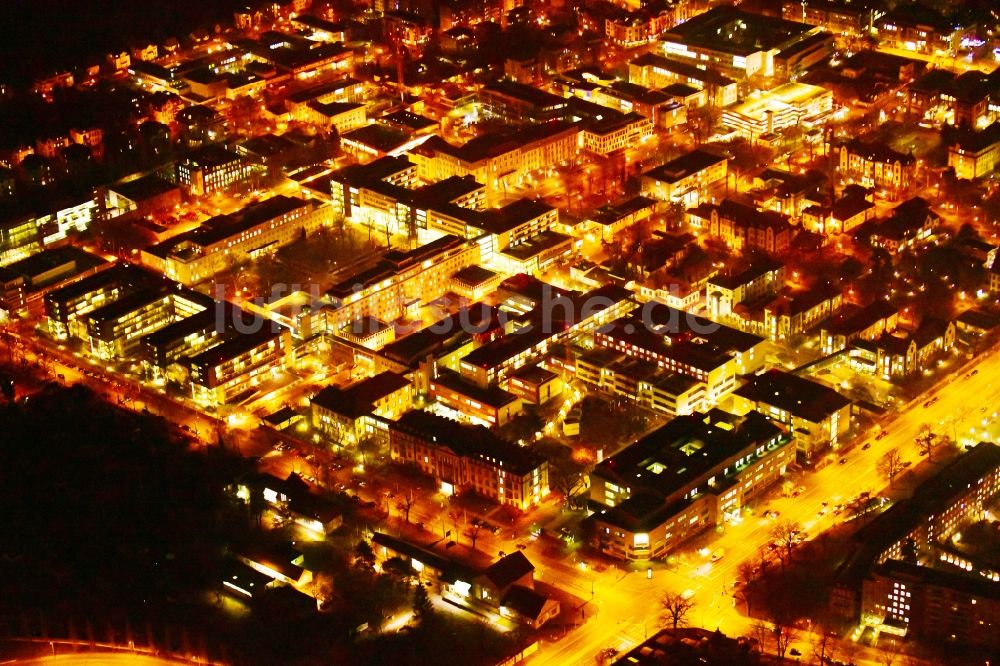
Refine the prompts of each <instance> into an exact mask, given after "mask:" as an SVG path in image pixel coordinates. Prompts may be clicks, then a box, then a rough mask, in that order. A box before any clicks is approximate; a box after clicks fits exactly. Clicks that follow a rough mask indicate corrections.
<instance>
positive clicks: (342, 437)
mask: <svg viewBox="0 0 1000 666" xmlns="http://www.w3.org/2000/svg"><path fill="white" fill-rule="evenodd" d="M309 402H310V413H311V419H312V424H313V427H314V428H316V430H318V431H319V432H321V433H323V435H324V436H325V437H326V438H327V439H329V440H330V441H332V442H334V443H335V444H337V445H339V446H346V445H349V444H354V443H357V442H359V441H361V439H363V438H364V437H366V436H369V435H373V434H379V435H384V431H385V425H384V421H385V420H392V419H397V418H399V417H400V416H402V415H403V414H404V413H405V412H407V411H408V410H409V409H410V408H411V407H412V405H413V383H412V382H411V381H410V380H409V379H407V378H406V377H404V376H403V375H399V374H396V373H395V372H381V373H379V374H377V375H375V376H374V377H369V378H368V379H364V380H362V381H360V382H358V383H357V384H353V385H352V386H349V387H347V388H346V389H343V388H340V387H338V386H327V387H326V388H324V389H323V390H322V391H320V392H319V393H317V394H316V395H315V396H313V398H312V399H311V400H310V401H309Z"/></svg>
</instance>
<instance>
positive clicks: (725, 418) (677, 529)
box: [589, 409, 795, 560]
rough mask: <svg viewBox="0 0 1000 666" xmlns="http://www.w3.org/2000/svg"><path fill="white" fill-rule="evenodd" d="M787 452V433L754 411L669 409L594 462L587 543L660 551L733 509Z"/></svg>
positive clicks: (757, 489) (773, 477)
mask: <svg viewBox="0 0 1000 666" xmlns="http://www.w3.org/2000/svg"><path fill="white" fill-rule="evenodd" d="M794 459H795V453H794V446H792V445H791V444H790V440H789V437H788V436H787V435H786V434H785V433H784V432H783V430H782V429H781V428H779V427H778V426H777V425H775V424H773V423H772V422H770V421H769V420H768V419H766V418H765V417H764V416H763V415H761V414H758V413H756V412H750V413H748V414H746V415H745V416H743V417H738V416H735V415H733V414H727V413H726V412H722V411H720V410H717V409H713V410H711V411H709V412H706V413H701V412H695V413H692V414H689V415H686V416H677V417H675V418H674V419H673V420H671V421H670V422H669V423H667V424H666V425H664V426H662V427H661V428H659V429H657V430H654V431H653V432H651V433H650V434H648V435H646V436H645V437H643V438H641V439H640V440H639V441H637V442H636V443H635V444H632V445H630V446H628V447H627V448H626V449H625V450H623V451H621V452H620V453H618V454H616V455H614V456H612V457H611V458H609V459H607V460H605V461H604V462H601V463H599V464H598V465H597V467H595V468H594V471H593V472H592V473H591V475H590V499H591V506H592V507H593V508H594V509H595V513H594V514H593V515H592V516H591V517H590V519H589V521H590V522H591V525H592V528H593V532H592V534H593V536H592V543H593V545H594V546H595V547H596V548H598V549H599V550H600V551H601V552H603V553H605V554H606V555H609V556H611V557H614V558H616V559H620V560H652V559H658V558H661V557H663V556H665V555H667V554H668V553H669V552H671V551H672V550H675V549H676V548H678V547H679V546H680V545H681V544H683V543H684V542H685V541H687V540H688V539H690V538H692V537H694V536H695V535H697V534H699V533H700V532H702V531H703V530H705V529H708V528H711V527H716V526H718V525H722V524H724V523H725V522H726V521H728V520H731V519H733V518H735V517H737V516H739V515H740V513H741V511H742V509H743V506H744V504H745V503H746V502H747V501H749V500H750V499H752V498H753V497H755V496H756V495H758V494H759V493H761V492H763V491H764V490H765V489H767V488H768V487H769V486H770V485H772V484H773V483H774V482H776V481H777V480H778V479H780V478H781V476H782V475H783V474H784V472H785V470H786V469H787V467H788V465H790V464H792V463H793V462H794Z"/></svg>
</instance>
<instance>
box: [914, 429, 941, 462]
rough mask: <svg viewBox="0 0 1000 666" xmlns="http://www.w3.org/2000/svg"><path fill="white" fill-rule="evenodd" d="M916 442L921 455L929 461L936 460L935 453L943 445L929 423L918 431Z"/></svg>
mask: <svg viewBox="0 0 1000 666" xmlns="http://www.w3.org/2000/svg"><path fill="white" fill-rule="evenodd" d="M916 442H917V450H918V451H920V455H922V456H925V457H926V458H927V460H933V459H934V452H935V451H936V450H937V448H938V446H939V445H940V443H941V441H940V438H938V436H937V435H935V434H934V433H933V432H932V431H931V427H930V425H929V424H927V423H924V424H923V425H921V426H920V429H919V430H918V431H917V437H916Z"/></svg>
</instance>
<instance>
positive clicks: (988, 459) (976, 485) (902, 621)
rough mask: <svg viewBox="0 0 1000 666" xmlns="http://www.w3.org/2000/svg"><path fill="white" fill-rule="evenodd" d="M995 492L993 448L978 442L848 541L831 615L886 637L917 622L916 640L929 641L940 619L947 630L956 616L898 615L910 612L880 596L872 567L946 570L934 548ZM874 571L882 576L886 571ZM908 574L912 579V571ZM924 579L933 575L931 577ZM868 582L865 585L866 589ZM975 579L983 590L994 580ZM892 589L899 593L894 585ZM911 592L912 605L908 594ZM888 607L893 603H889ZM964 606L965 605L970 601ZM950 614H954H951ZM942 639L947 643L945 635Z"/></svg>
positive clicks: (997, 457) (999, 488) (987, 575)
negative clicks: (903, 563) (915, 565)
mask: <svg viewBox="0 0 1000 666" xmlns="http://www.w3.org/2000/svg"><path fill="white" fill-rule="evenodd" d="M997 492H1000V447H998V446H997V445H995V444H992V443H989V442H980V443H979V444H978V445H976V446H975V447H973V448H972V449H970V450H969V451H967V452H966V453H964V454H963V455H962V456H960V457H959V458H957V459H955V460H954V461H952V462H950V463H948V464H947V465H946V466H945V467H944V468H943V469H941V470H940V471H939V472H938V473H937V474H936V475H935V476H933V477H931V478H930V479H928V480H927V481H924V482H923V483H921V484H920V485H919V486H917V487H916V488H915V489H914V491H913V495H912V498H911V499H909V500H901V501H898V502H896V503H895V504H893V505H892V506H891V507H889V509H887V510H886V511H884V512H883V513H881V514H879V515H878V516H876V517H875V518H874V519H873V520H871V522H869V523H868V524H867V525H865V526H864V527H862V528H861V529H860V530H858V531H857V532H856V533H855V534H854V536H853V537H852V541H853V542H854V545H855V550H854V552H853V553H852V554H851V555H850V556H849V557H848V558H847V559H846V560H845V561H844V563H843V564H842V565H841V568H840V570H839V571H838V572H837V581H836V584H835V586H834V589H833V592H832V594H831V599H830V608H831V610H832V611H834V612H835V613H837V614H839V615H841V616H843V617H844V618H845V619H849V620H852V621H856V620H858V619H859V618H860V620H861V622H862V623H863V624H865V625H869V626H875V627H880V626H882V625H886V626H888V627H889V629H890V630H892V627H893V626H895V631H899V630H900V629H903V630H904V631H906V630H907V627H906V625H908V624H913V623H917V627H919V629H915V630H916V631H917V632H918V633H922V632H925V631H926V632H931V635H925V637H931V638H933V637H934V636H933V631H934V630H933V629H931V628H928V627H927V626H926V623H927V622H928V621H930V620H934V619H939V620H941V621H945V620H947V621H948V622H949V625H945V626H950V622H951V621H953V618H955V616H950V617H943V616H938V617H937V618H935V617H934V615H935V614H934V613H932V614H931V615H930V616H927V615H925V616H924V617H921V618H919V619H917V618H916V614H915V613H912V612H911V613H909V614H907V613H906V612H905V611H907V610H909V611H914V610H917V609H915V608H912V606H913V603H912V602H911V603H910V606H911V608H909V609H907V608H906V604H905V603H904V604H903V608H902V609H900V604H899V599H898V597H899V595H898V593H897V594H896V595H895V596H896V597H897V598H896V599H892V598H890V596H889V595H887V594H883V592H884V587H882V585H881V583H879V582H878V580H877V576H878V573H879V571H880V570H879V569H878V567H879V565H884V564H888V565H890V570H891V567H892V566H896V565H894V564H893V562H895V561H899V560H910V561H911V562H912V561H913V560H916V561H917V562H922V563H925V564H926V565H927V566H928V567H942V568H945V569H946V568H947V565H946V564H942V563H941V558H940V555H939V554H938V549H939V548H940V546H941V544H944V543H945V542H946V541H947V540H948V539H949V538H951V537H952V535H953V534H955V532H956V531H957V530H959V529H961V527H962V526H963V525H965V524H968V523H971V522H977V521H980V520H982V519H983V517H984V515H985V512H986V510H987V508H988V506H989V504H990V502H991V501H992V498H994V497H995V496H996V494H997ZM934 560H939V562H937V563H935V562H934ZM963 568H966V567H963ZM973 569H975V567H973ZM881 572H882V573H883V574H884V573H885V570H884V569H883V570H881ZM910 572H911V573H915V572H913V570H910ZM927 575H928V576H934V574H933V573H929V574H927ZM870 576H871V580H870V581H869V582H868V583H866V582H865V581H866V579H867V578H869V577H870ZM978 577H979V580H978V581H977V583H978V584H979V587H980V589H981V590H983V591H985V589H986V588H988V587H989V586H991V585H995V583H996V582H997V581H996V579H997V577H1000V576H997V575H996V574H995V573H993V572H989V571H983V572H981V573H980V574H979V576H978ZM897 582H900V583H903V582H904V581H902V580H899V581H897ZM893 588H894V589H899V588H897V587H896V586H893ZM907 589H908V588H907ZM911 592H912V594H911V596H910V598H911V599H912V598H913V596H914V595H915V592H913V591H912V590H911ZM904 596H905V595H904ZM893 601H895V602H896V603H895V604H893ZM965 603H969V605H972V604H971V600H968V601H966V602H965ZM920 610H923V611H925V612H926V611H928V610H931V609H928V608H926V607H925V608H922V609H920ZM957 610H958V609H957V608H955V609H954V611H952V612H955V611H957ZM901 611H902V612H901ZM907 617H909V618H910V619H909V621H907V620H906V618H907ZM967 617H969V616H967ZM901 625H902V626H901ZM882 628H883V629H884V627H882ZM950 633H951V632H950V631H949V634H950ZM994 633H995V632H994ZM945 638H950V635H949V636H945Z"/></svg>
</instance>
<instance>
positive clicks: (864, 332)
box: [820, 300, 899, 354]
mask: <svg viewBox="0 0 1000 666" xmlns="http://www.w3.org/2000/svg"><path fill="white" fill-rule="evenodd" d="M898 323H899V310H897V309H896V308H895V307H894V306H892V305H890V304H889V303H888V302H887V301H883V300H876V301H872V302H871V303H870V304H868V305H866V306H865V307H857V306H853V307H850V308H845V309H844V311H843V312H840V313H839V314H837V315H836V316H834V317H831V318H830V319H828V320H827V321H826V322H824V323H823V326H822V329H821V330H820V347H821V349H822V351H823V353H824V354H833V353H834V352H838V351H840V350H842V349H845V348H846V347H847V345H848V344H849V343H850V342H851V341H853V340H857V339H863V340H874V339H875V338H877V337H879V336H881V335H882V334H883V333H891V332H892V331H894V330H896V326H897V325H898Z"/></svg>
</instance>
